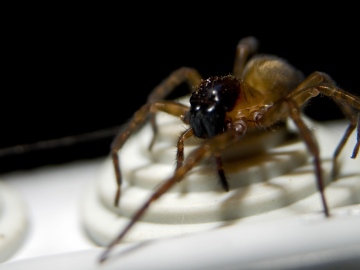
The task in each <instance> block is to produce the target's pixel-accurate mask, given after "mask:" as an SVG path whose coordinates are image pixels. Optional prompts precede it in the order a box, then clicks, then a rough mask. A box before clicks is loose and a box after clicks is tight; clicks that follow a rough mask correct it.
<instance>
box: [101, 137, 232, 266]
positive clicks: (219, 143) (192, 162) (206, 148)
mask: <svg viewBox="0 0 360 270" xmlns="http://www.w3.org/2000/svg"><path fill="white" fill-rule="evenodd" d="M238 139H239V136H238V134H237V133H236V131H234V130H228V131H226V132H224V133H222V134H220V135H218V136H216V137H213V138H212V139H210V140H207V141H205V142H204V143H203V144H202V145H200V146H199V147H198V148H196V149H195V150H193V151H192V152H191V153H190V154H189V155H188V157H187V158H186V159H185V161H184V163H183V165H182V166H181V167H179V168H177V169H176V170H175V172H174V174H173V176H172V177H170V178H168V179H167V180H165V181H164V182H163V183H161V184H160V185H159V186H158V187H157V189H156V190H155V191H154V193H153V194H152V195H151V196H150V197H149V198H148V199H147V200H146V201H145V203H144V204H143V205H142V206H141V207H140V209H139V210H137V212H135V214H134V215H133V217H132V218H131V220H130V221H129V223H128V224H127V226H126V227H125V228H124V229H123V230H122V231H121V232H120V234H119V235H118V236H117V237H116V238H115V239H114V240H113V241H112V242H111V243H110V244H109V245H108V246H107V248H106V250H105V251H104V252H103V253H102V255H101V256H100V259H99V260H100V262H104V261H105V260H106V258H107V257H108V254H109V253H110V251H111V250H112V249H113V248H114V246H115V245H117V244H118V243H119V242H120V241H121V240H122V238H123V237H124V236H125V235H126V233H127V232H128V231H129V230H130V229H131V228H132V227H133V226H134V224H135V223H136V222H137V221H138V220H139V219H140V218H141V217H142V216H143V214H144V213H145V211H146V210H147V209H148V207H149V206H150V204H151V203H152V202H154V201H155V200H157V199H158V198H160V197H161V196H162V195H163V194H164V193H165V192H167V191H168V190H169V189H170V188H171V187H172V186H173V185H174V184H175V183H177V182H179V181H180V180H181V179H183V178H184V176H185V174H186V173H187V172H189V171H190V170H191V169H192V168H193V167H195V166H196V165H197V164H198V163H199V162H200V161H201V160H202V159H203V158H206V157H209V156H214V155H215V156H216V155H217V154H216V153H219V152H221V150H222V149H224V148H225V147H226V146H228V145H230V144H232V143H234V142H236V141H237V140H238Z"/></svg>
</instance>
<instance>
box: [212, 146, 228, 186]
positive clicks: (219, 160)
mask: <svg viewBox="0 0 360 270" xmlns="http://www.w3.org/2000/svg"><path fill="white" fill-rule="evenodd" d="M214 158H215V162H216V168H217V172H218V176H219V178H220V183H221V185H222V187H223V189H224V190H225V191H229V183H228V181H227V180H226V176H225V172H224V167H223V162H222V158H221V156H220V154H219V153H215V154H214Z"/></svg>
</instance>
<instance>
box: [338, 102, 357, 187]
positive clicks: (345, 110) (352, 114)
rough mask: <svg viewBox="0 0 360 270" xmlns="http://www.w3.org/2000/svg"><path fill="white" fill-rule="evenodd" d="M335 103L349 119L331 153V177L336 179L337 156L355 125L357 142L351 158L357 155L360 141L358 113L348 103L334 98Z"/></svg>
mask: <svg viewBox="0 0 360 270" xmlns="http://www.w3.org/2000/svg"><path fill="white" fill-rule="evenodd" d="M334 101H335V103H337V105H338V106H339V107H340V109H341V110H342V112H343V114H344V115H345V117H346V118H347V119H349V122H350V123H349V125H348V127H347V128H346V130H345V132H344V134H343V136H342V138H341V140H340V142H339V144H338V145H337V147H336V149H335V151H334V155H333V160H332V171H331V177H332V179H333V180H334V179H336V177H337V175H338V173H339V169H338V162H337V160H338V157H339V155H340V153H341V151H342V149H343V148H344V146H345V144H346V142H347V141H348V139H349V137H350V135H351V134H352V133H353V131H354V130H355V128H356V125H357V126H358V127H357V142H356V144H355V147H354V150H353V153H352V155H351V158H355V157H356V156H357V153H358V151H359V143H360V138H359V136H360V113H357V114H356V113H355V112H354V110H353V109H352V108H351V107H350V106H348V104H346V103H343V102H339V101H338V100H334Z"/></svg>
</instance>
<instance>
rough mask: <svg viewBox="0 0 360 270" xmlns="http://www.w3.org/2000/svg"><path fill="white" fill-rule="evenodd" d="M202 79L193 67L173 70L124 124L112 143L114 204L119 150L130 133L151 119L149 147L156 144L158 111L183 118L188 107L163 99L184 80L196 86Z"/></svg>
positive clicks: (117, 196) (119, 182)
mask: <svg viewBox="0 0 360 270" xmlns="http://www.w3.org/2000/svg"><path fill="white" fill-rule="evenodd" d="M200 81H201V76H200V75H199V73H198V72H197V71H196V70H195V69H192V68H187V67H183V68H180V69H177V70H175V71H174V72H172V73H171V74H170V75H169V76H168V77H167V78H166V79H164V80H163V81H162V82H161V83H160V84H159V85H158V86H157V87H155V88H154V90H153V91H152V92H151V93H150V95H149V96H148V102H147V103H146V104H145V105H143V106H142V107H141V108H140V109H139V110H138V111H137V112H136V113H135V114H134V115H133V117H132V118H131V119H130V121H129V122H128V123H127V124H126V125H125V126H124V128H123V130H122V131H121V132H120V133H119V134H118V135H117V136H116V137H115V139H114V141H113V143H112V145H111V158H112V161H113V166H114V170H115V178H116V184H117V190H116V195H115V201H114V205H115V206H118V205H119V200H120V196H121V183H122V176H121V169H120V160H119V155H118V152H119V151H120V149H121V148H122V147H123V145H124V144H125V142H126V141H127V140H128V138H129V137H130V135H131V134H132V133H134V132H135V131H136V130H137V129H138V128H139V127H140V126H142V124H143V123H144V122H145V121H146V120H147V119H150V122H151V126H152V129H153V139H152V141H151V142H150V145H149V149H151V147H152V145H153V144H154V141H155V137H156V134H157V126H156V123H155V114H156V112H158V111H162V112H166V113H169V114H171V115H174V116H176V117H179V118H181V119H183V118H184V115H185V113H186V111H187V110H188V107H187V106H185V105H182V104H180V103H176V102H172V101H164V100H163V99H164V98H165V97H166V96H167V95H169V94H170V93H171V92H172V91H173V90H174V89H175V88H176V86H178V85H180V84H181V83H183V82H187V83H188V84H189V86H190V87H191V88H194V87H195V86H196V85H197V84H198V83H200Z"/></svg>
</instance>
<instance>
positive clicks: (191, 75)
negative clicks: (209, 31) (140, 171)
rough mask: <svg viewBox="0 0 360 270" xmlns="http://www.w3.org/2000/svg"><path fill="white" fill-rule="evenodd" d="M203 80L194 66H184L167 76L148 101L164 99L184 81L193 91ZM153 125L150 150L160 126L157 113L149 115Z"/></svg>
mask: <svg viewBox="0 0 360 270" xmlns="http://www.w3.org/2000/svg"><path fill="white" fill-rule="evenodd" d="M201 80H202V77H201V75H200V74H199V73H198V72H197V71H196V70H195V69H193V68H188V67H182V68H179V69H177V70H175V71H173V72H172V73H171V74H170V75H169V76H168V77H167V78H165V79H164V80H163V81H162V82H161V83H160V84H159V85H158V86H156V87H155V88H154V90H153V91H152V92H151V93H150V95H149V96H148V99H147V101H148V103H154V102H156V101H159V100H163V99H164V98H165V97H166V96H168V95H169V94H170V93H171V92H172V91H173V90H174V89H175V88H176V87H177V86H179V85H180V84H181V83H183V82H187V84H188V85H189V87H190V90H191V91H192V90H193V89H194V88H195V86H197V85H198V84H199V83H200V82H201ZM149 118H150V123H151V127H152V130H153V137H152V140H151V142H150V144H149V150H151V149H152V147H153V145H154V142H155V139H156V135H157V133H158V128H157V125H156V119H155V113H151V114H150V115H149Z"/></svg>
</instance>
